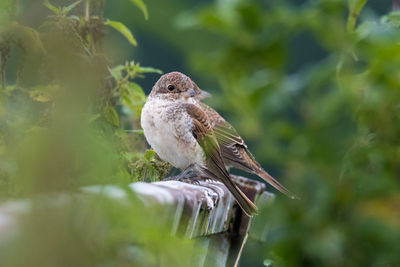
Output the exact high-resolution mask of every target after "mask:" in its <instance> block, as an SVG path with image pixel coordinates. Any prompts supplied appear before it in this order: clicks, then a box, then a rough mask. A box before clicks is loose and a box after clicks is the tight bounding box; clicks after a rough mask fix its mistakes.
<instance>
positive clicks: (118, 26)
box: [104, 19, 137, 46]
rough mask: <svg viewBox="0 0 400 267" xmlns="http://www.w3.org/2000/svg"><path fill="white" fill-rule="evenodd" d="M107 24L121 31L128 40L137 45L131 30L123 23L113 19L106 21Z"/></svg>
mask: <svg viewBox="0 0 400 267" xmlns="http://www.w3.org/2000/svg"><path fill="white" fill-rule="evenodd" d="M104 24H105V25H108V26H111V27H113V28H114V29H116V30H117V31H119V32H120V33H121V34H122V35H123V36H124V37H125V38H126V39H127V40H128V41H129V43H131V44H132V45H133V46H137V42H136V40H135V38H134V37H133V35H132V33H131V31H130V30H129V29H128V27H126V26H125V25H124V24H123V23H121V22H119V21H113V20H109V19H108V20H106V22H105V23H104Z"/></svg>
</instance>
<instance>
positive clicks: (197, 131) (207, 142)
mask: <svg viewBox="0 0 400 267" xmlns="http://www.w3.org/2000/svg"><path fill="white" fill-rule="evenodd" d="M186 111H187V113H188V114H189V116H190V117H191V118H192V121H193V128H192V134H193V136H194V138H195V139H196V140H197V142H198V143H199V145H200V146H201V147H202V149H203V151H204V154H205V156H206V168H207V169H205V170H204V171H205V172H206V173H207V174H208V175H210V176H211V178H214V179H217V180H220V181H221V182H222V183H223V184H224V185H225V186H226V187H227V188H228V189H229V191H230V192H231V193H232V194H233V196H234V197H235V199H236V201H237V202H238V203H239V205H240V206H241V208H242V209H243V211H244V212H245V213H246V214H248V215H253V214H256V213H257V207H256V206H255V205H254V204H253V202H251V200H249V199H248V198H247V197H246V195H245V194H243V192H242V191H240V189H239V188H238V187H237V186H236V185H235V183H233V181H232V180H231V178H230V176H229V173H228V171H227V170H226V168H225V165H224V162H223V161H222V156H221V151H220V147H219V145H218V142H217V140H216V138H215V136H214V132H213V129H212V127H211V125H210V123H209V119H208V117H207V115H206V114H205V113H204V111H202V109H201V108H199V107H197V106H196V105H193V104H187V105H186Z"/></svg>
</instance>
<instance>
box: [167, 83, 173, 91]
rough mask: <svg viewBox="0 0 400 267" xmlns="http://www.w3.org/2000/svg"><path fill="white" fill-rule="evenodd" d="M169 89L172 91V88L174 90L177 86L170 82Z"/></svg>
mask: <svg viewBox="0 0 400 267" xmlns="http://www.w3.org/2000/svg"><path fill="white" fill-rule="evenodd" d="M167 88H168V90H170V91H172V90H174V89H175V86H173V85H172V84H170V85H168V87H167Z"/></svg>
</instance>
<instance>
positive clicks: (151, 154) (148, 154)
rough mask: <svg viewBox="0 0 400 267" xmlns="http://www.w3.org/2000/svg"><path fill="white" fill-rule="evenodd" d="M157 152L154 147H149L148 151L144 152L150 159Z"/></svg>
mask: <svg viewBox="0 0 400 267" xmlns="http://www.w3.org/2000/svg"><path fill="white" fill-rule="evenodd" d="M155 154H156V152H155V151H154V150H153V149H147V150H146V152H144V158H145V159H147V160H150V159H151V158H152V157H154V155H155Z"/></svg>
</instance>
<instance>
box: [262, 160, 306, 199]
mask: <svg viewBox="0 0 400 267" xmlns="http://www.w3.org/2000/svg"><path fill="white" fill-rule="evenodd" d="M254 174H256V175H258V176H260V177H261V178H263V179H264V181H266V182H267V183H269V184H270V185H272V186H273V187H275V188H276V189H277V190H279V191H281V192H282V193H283V194H285V195H286V196H288V197H290V198H291V199H300V198H299V197H297V196H296V195H295V194H293V193H292V192H290V191H289V190H288V189H286V187H284V186H283V185H281V184H280V183H279V182H278V181H277V180H275V178H274V177H272V176H271V175H269V173H268V172H266V171H265V170H264V169H263V168H261V167H258V168H256V169H255V170H254Z"/></svg>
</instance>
